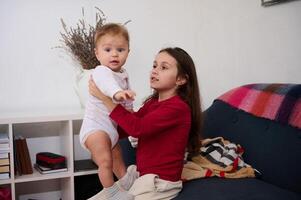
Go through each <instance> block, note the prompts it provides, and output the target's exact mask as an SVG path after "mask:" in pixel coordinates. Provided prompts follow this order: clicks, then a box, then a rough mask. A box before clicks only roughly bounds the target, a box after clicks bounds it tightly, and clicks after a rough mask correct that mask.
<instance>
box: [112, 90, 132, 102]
mask: <svg viewBox="0 0 301 200" xmlns="http://www.w3.org/2000/svg"><path fill="white" fill-rule="evenodd" d="M135 96H136V93H135V92H134V91H132V90H122V91H119V92H116V94H114V99H115V100H116V101H125V100H134V99H135Z"/></svg>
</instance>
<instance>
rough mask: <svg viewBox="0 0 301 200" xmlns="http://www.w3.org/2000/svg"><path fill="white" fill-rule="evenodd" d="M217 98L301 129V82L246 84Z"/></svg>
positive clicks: (256, 114)
mask: <svg viewBox="0 0 301 200" xmlns="http://www.w3.org/2000/svg"><path fill="white" fill-rule="evenodd" d="M217 99H218V100H221V101H224V102H226V103H228V104H229V105H231V106H233V107H235V108H238V109H241V110H243V111H245V112H248V113H251V114H253V115H255V116H257V117H262V118H266V119H270V120H274V121H276V122H280V123H282V124H289V125H291V126H293V127H297V128H299V129H301V84H250V85H244V86H241V87H238V88H234V89H232V90H230V91H228V92H226V93H224V94H223V95H221V96H220V97H218V98H217Z"/></svg>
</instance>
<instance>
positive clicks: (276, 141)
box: [120, 84, 301, 200]
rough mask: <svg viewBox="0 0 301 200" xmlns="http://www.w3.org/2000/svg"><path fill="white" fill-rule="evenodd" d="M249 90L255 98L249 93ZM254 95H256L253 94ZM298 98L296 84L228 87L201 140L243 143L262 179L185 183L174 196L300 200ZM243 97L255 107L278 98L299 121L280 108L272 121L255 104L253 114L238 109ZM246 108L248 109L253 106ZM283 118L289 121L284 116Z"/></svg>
mask: <svg viewBox="0 0 301 200" xmlns="http://www.w3.org/2000/svg"><path fill="white" fill-rule="evenodd" d="M275 88H276V89H275ZM239 89H247V90H245V91H244V92H245V93H244V92H242V93H244V95H242V93H240V92H238V90H239ZM250 90H252V92H254V93H252V92H250ZM241 91H242V90H241ZM246 91H248V92H246ZM247 93H248V94H252V95H253V96H252V95H249V97H247V96H248V95H246V94H247ZM233 95H236V96H234V97H233ZM254 95H255V96H256V95H257V97H256V98H254ZM281 95H283V96H281ZM230 96H231V97H232V100H233V99H234V100H233V101H232V104H231V101H230V100H229V98H230ZM227 98H228V100H229V101H227ZM243 98H244V99H243ZM259 98H261V99H259ZM225 99H226V100H225ZM275 99H276V101H275ZM300 99H301V85H297V84H250V85H244V86H240V87H237V88H234V89H232V90H230V91H227V92H226V93H224V94H223V95H221V96H220V97H218V98H217V99H215V100H214V102H213V103H212V105H211V106H210V107H209V108H208V109H206V110H205V111H204V122H203V123H204V126H203V127H204V129H203V132H202V136H203V138H214V137H220V136H221V137H223V138H225V139H227V140H229V141H231V142H233V143H237V144H240V145H241V146H242V147H243V148H244V150H245V151H244V154H243V159H244V161H245V162H246V163H248V164H250V165H251V166H252V167H254V168H255V169H256V170H258V171H259V172H260V177H256V178H239V179H230V178H220V177H210V178H200V179H195V180H191V181H187V182H184V184H183V190H182V191H181V193H180V194H179V195H178V196H177V197H176V198H175V199H176V200H184V199H189V200H203V199H204V200H236V199H237V200H242V199H243V200H269V199H270V200H278V199H279V200H280V199H281V200H301V129H300V126H301V125H300V122H301V119H300V118H301V100H300ZM280 100H281V101H280ZM242 101H244V102H247V104H246V105H245V107H244V108H247V107H248V106H249V105H253V106H254V105H255V104H254V101H257V103H258V107H261V110H262V108H263V107H265V108H270V107H271V106H275V104H277V101H279V102H278V108H279V106H280V104H279V103H282V105H283V104H286V105H289V106H286V107H289V108H290V109H288V112H292V111H293V110H294V113H293V115H294V117H295V119H294V121H293V122H292V121H291V122H292V123H293V125H292V123H289V117H290V115H291V114H292V113H286V112H282V111H281V112H279V109H278V113H277V115H275V113H274V118H275V119H268V118H267V117H266V116H267V114H265V115H266V116H264V115H263V116H260V115H259V114H258V109H257V110H256V107H255V109H254V107H253V111H255V114H254V112H253V113H252V112H251V111H250V112H247V111H246V109H244V108H241V107H239V106H238V103H237V102H240V104H242V103H241V102H242ZM233 102H234V103H233ZM292 102H293V103H292ZM235 103H236V106H235ZM255 106H256V105H255ZM248 108H249V109H250V106H249V107H248ZM293 108H294V109H293ZM297 109H298V110H297ZM256 112H257V115H256ZM262 113H263V112H261V114H262ZM270 113H272V111H271V109H270ZM283 116H284V118H286V120H283ZM276 117H277V119H276ZM294 123H295V124H294ZM120 144H121V147H122V151H123V156H124V159H125V162H126V164H127V165H130V164H134V163H135V149H134V148H132V147H131V145H130V143H129V141H128V140H127V139H122V140H121V141H120Z"/></svg>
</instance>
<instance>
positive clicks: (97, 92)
mask: <svg viewBox="0 0 301 200" xmlns="http://www.w3.org/2000/svg"><path fill="white" fill-rule="evenodd" d="M89 93H90V94H91V95H93V96H94V97H96V98H97V99H99V100H101V101H103V100H104V99H105V98H109V97H107V96H106V95H104V93H102V91H101V90H100V89H99V88H98V87H97V86H96V84H95V82H94V80H93V78H92V77H90V79H89Z"/></svg>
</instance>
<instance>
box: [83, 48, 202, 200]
mask: <svg viewBox="0 0 301 200" xmlns="http://www.w3.org/2000/svg"><path fill="white" fill-rule="evenodd" d="M150 86H151V88H152V89H153V90H154V93H153V94H152V95H151V96H150V97H148V98H147V100H146V101H145V102H144V105H143V106H142V108H140V109H139V111H138V112H135V113H131V112H129V111H127V110H126V109H125V108H123V107H122V106H121V105H117V104H115V103H114V102H113V101H112V99H111V98H110V97H107V96H105V95H104V94H103V93H102V92H101V91H100V90H99V89H98V88H97V87H96V85H95V83H94V82H93V80H90V83H89V90H90V93H91V94H92V95H93V96H95V97H97V98H99V99H101V100H102V101H103V103H104V105H105V106H106V107H107V108H108V110H109V112H110V117H111V119H113V120H114V121H115V122H116V123H117V124H118V125H119V127H120V128H121V129H120V132H119V134H121V132H123V133H127V134H128V135H130V136H133V137H136V138H138V140H139V142H138V146H137V151H136V164H137V171H138V172H139V173H140V177H139V178H137V179H136V180H135V182H134V184H133V185H132V186H131V188H130V190H129V193H130V194H132V195H134V196H135V199H136V200H140V199H141V200H142V199H143V200H145V199H152V200H154V199H172V198H174V197H175V196H177V194H178V193H179V192H180V191H181V189H182V182H181V181H180V177H181V172H182V169H183V159H184V154H185V149H186V147H187V150H188V152H189V154H190V156H193V155H195V154H197V153H198V152H199V135H200V130H201V119H202V114H201V104H200V95H199V87H198V80H197V76H196V70H195V65H194V62H193V60H192V58H191V57H190V56H189V55H188V53H186V52H185V51H184V50H183V49H181V48H178V47H176V48H165V49H162V50H161V51H160V52H159V53H158V54H157V56H156V58H155V61H154V64H153V69H152V71H151V74H150Z"/></svg>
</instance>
